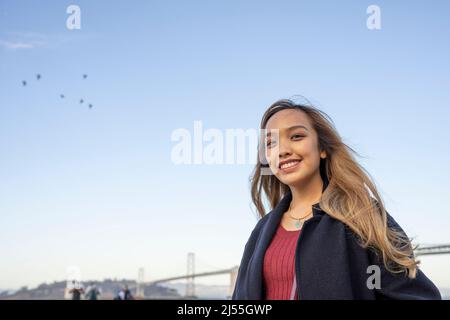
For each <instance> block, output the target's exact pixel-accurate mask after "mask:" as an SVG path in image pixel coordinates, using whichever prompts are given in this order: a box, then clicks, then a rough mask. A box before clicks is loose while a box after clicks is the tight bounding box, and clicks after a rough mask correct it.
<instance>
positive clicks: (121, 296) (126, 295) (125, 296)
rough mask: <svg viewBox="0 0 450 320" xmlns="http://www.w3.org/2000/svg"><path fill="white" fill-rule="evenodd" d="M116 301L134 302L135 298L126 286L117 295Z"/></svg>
mask: <svg viewBox="0 0 450 320" xmlns="http://www.w3.org/2000/svg"><path fill="white" fill-rule="evenodd" d="M115 300H134V297H133V295H132V294H131V291H130V289H128V286H127V285H124V286H123V288H122V289H121V290H120V291H119V293H118V294H117V296H116V298H115Z"/></svg>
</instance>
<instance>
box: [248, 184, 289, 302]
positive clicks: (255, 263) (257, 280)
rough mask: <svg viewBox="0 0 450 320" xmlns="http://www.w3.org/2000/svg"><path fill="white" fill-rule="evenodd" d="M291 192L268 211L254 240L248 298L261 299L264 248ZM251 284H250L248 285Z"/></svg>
mask: <svg viewBox="0 0 450 320" xmlns="http://www.w3.org/2000/svg"><path fill="white" fill-rule="evenodd" d="M291 199H292V194H291V193H290V192H288V193H287V194H286V195H285V196H284V197H283V199H281V201H280V202H279V203H278V205H277V206H276V207H275V208H274V209H273V210H272V211H271V212H270V213H268V215H269V217H267V219H268V221H267V223H265V224H264V226H263V228H262V229H261V233H260V234H259V238H258V240H257V241H256V247H255V251H254V253H253V255H252V257H251V259H250V262H249V268H248V282H247V293H248V299H251V300H262V299H263V263H264V255H265V253H266V250H267V248H268V246H269V244H270V242H271V240H272V238H273V236H274V234H275V231H276V230H277V228H278V225H279V224H280V221H281V218H282V216H283V213H284V212H285V211H286V210H287V209H288V208H289V204H290V203H291ZM250 284H251V286H250Z"/></svg>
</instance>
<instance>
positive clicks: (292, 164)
mask: <svg viewBox="0 0 450 320" xmlns="http://www.w3.org/2000/svg"><path fill="white" fill-rule="evenodd" d="M300 162H302V160H292V161H289V162H286V163H283V164H280V165H279V166H278V168H279V169H281V170H287V169H290V168H294V167H296V166H297V165H298V164H299V163H300Z"/></svg>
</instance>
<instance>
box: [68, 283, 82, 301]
mask: <svg viewBox="0 0 450 320" xmlns="http://www.w3.org/2000/svg"><path fill="white" fill-rule="evenodd" d="M72 285H73V287H72V289H70V290H69V293H71V294H72V300H81V295H82V294H83V293H84V289H83V287H82V286H81V284H79V283H77V282H76V281H75V280H74V281H72Z"/></svg>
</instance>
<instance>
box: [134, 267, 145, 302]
mask: <svg viewBox="0 0 450 320" xmlns="http://www.w3.org/2000/svg"><path fill="white" fill-rule="evenodd" d="M136 296H137V297H144V268H139V270H138V279H137V283H136Z"/></svg>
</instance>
